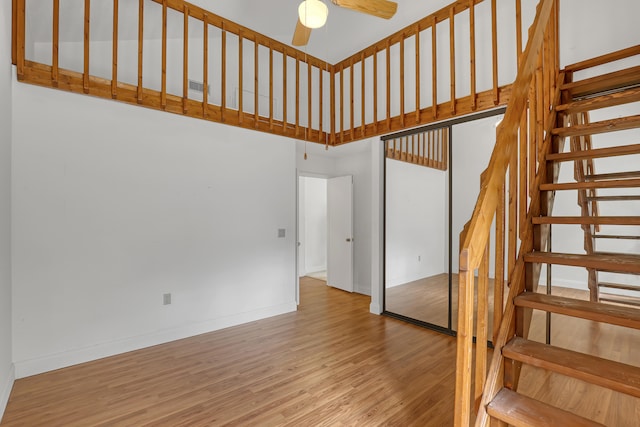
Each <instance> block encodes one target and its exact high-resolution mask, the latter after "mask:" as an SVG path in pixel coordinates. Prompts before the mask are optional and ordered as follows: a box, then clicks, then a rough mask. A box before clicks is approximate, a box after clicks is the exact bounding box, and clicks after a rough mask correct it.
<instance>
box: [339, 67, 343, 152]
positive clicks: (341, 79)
mask: <svg viewBox="0 0 640 427" xmlns="http://www.w3.org/2000/svg"><path fill="white" fill-rule="evenodd" d="M343 71H344V65H340V143H343V142H344V73H343Z"/></svg>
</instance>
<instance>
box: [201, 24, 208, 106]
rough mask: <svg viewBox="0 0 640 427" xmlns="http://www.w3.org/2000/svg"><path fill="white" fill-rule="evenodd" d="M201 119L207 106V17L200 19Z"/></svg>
mask: <svg viewBox="0 0 640 427" xmlns="http://www.w3.org/2000/svg"><path fill="white" fill-rule="evenodd" d="M202 23H203V24H204V26H203V27H202V89H203V90H202V117H204V118H205V119H206V118H207V110H208V104H209V16H208V15H207V14H206V13H205V14H204V17H203V19H202Z"/></svg>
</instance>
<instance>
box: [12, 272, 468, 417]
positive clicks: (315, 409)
mask: <svg viewBox="0 0 640 427" xmlns="http://www.w3.org/2000/svg"><path fill="white" fill-rule="evenodd" d="M301 302H302V304H301V305H300V307H299V310H298V311H297V312H296V313H290V314H285V315H281V316H277V317H273V318H270V319H265V320H262V321H258V322H252V323H250V324H246V325H241V326H237V327H233V328H228V329H225V330H221V331H216V332H212V333H208V334H204V335H200V336H197V337H193V338H188V339H184V340H180V341H175V342H171V343H168V344H164V345H160V346H156V347H151V348H148V349H143V350H139V351H135V352H131V353H126V354H122V355H118V356H114V357H110V358H106V359H102V360H98V361H95V362H90V363H85V364H82V365H77V366H74V367H70V368H66V369H61V370H58V371H54V372H50V373H46V374H42V375H37V376H34V377H30V378H24V379H21V380H18V381H16V383H15V386H14V389H13V392H12V394H11V397H10V400H9V404H8V406H7V410H6V412H5V415H4V419H3V420H2V423H1V425H2V426H3V427H5V426H6V427H9V426H143V425H154V426H182V425H189V426H223V425H230V426H231V425H237V426H240V425H241V426H249V425H260V426H275V425H278V426H279V425H291V426H294V425H295V426H320V425H331V426H361V425H399V426H400V425H401V426H410V425H419V426H446V425H451V424H452V420H453V417H452V412H453V392H454V377H455V348H456V347H455V339H454V338H451V337H448V336H444V335H441V334H438V333H436V332H432V331H428V330H426V329H423V328H420V327H417V326H413V325H410V324H407V323H404V322H401V321H399V320H396V319H392V318H388V317H384V316H376V315H372V314H370V313H369V312H368V310H369V302H370V299H369V297H367V296H363V295H358V294H349V293H346V292H342V291H340V290H336V289H333V288H330V287H327V286H326V285H325V283H324V282H322V281H320V280H316V279H311V278H304V279H303V280H302V281H301Z"/></svg>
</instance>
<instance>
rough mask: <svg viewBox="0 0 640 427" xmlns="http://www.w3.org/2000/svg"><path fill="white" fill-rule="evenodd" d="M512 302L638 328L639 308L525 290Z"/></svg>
mask: <svg viewBox="0 0 640 427" xmlns="http://www.w3.org/2000/svg"><path fill="white" fill-rule="evenodd" d="M514 304H515V305H516V306H517V307H528V308H533V309H536V310H544V311H548V312H551V313H556V314H562V315H565V316H571V317H578V318H581V319H587V320H593V321H595V322H603V323H609V324H611V325H617V326H625V327H628V328H633V329H640V310H637V309H633V308H627V307H618V306H612V305H605V304H599V303H596V302H591V301H582V300H577V299H573V298H566V297H560V296H557V295H545V294H540V293H537V292H525V293H522V294H520V295H518V296H517V297H516V298H515V300H514Z"/></svg>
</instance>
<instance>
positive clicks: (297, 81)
mask: <svg viewBox="0 0 640 427" xmlns="http://www.w3.org/2000/svg"><path fill="white" fill-rule="evenodd" d="M299 133H300V60H299V59H298V57H297V56H296V137H297V136H298V134H299Z"/></svg>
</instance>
